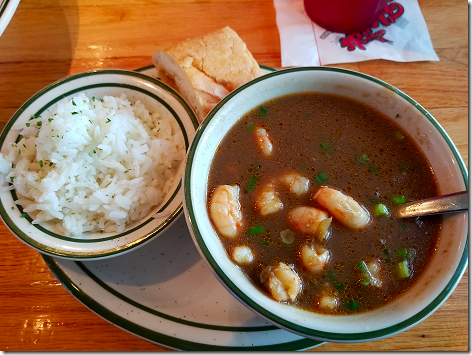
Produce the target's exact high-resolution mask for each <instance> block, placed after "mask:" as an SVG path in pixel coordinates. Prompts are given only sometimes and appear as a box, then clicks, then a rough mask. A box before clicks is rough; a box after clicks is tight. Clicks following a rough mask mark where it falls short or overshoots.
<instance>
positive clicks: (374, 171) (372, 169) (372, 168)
mask: <svg viewBox="0 0 472 355" xmlns="http://www.w3.org/2000/svg"><path fill="white" fill-rule="evenodd" d="M369 171H370V172H371V173H372V174H377V173H378V172H379V168H378V167H376V166H375V165H371V166H369Z"/></svg>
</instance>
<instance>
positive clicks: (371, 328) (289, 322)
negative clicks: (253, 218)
mask: <svg viewBox="0 0 472 355" xmlns="http://www.w3.org/2000/svg"><path fill="white" fill-rule="evenodd" d="M296 92H324V93H333V94H338V95H341V96H346V97H349V98H352V99H355V100H357V101H360V102H364V103H365V104H368V105H370V106H372V107H374V108H376V109H377V110H379V111H380V112H383V113H384V114H386V115H387V116H389V117H392V118H393V117H396V116H397V114H399V115H398V116H397V118H396V122H397V123H398V124H399V125H401V126H402V127H403V128H404V129H405V130H406V131H407V132H409V134H410V135H411V136H412V138H413V139H414V140H415V141H416V142H417V143H418V145H419V146H420V148H421V149H422V150H423V152H424V153H425V155H426V156H427V158H428V160H429V161H430V163H431V164H432V167H433V169H434V172H435V174H436V177H437V180H438V183H439V188H440V193H441V194H448V193H453V192H458V191H463V190H466V189H467V183H468V173H467V169H466V168H465V165H464V162H463V161H462V159H461V157H460V155H459V152H458V151H457V149H456V147H455V146H454V144H453V142H452V141H451V139H450V138H449V137H448V135H447V133H446V132H445V131H444V129H443V128H442V127H441V126H440V125H439V123H438V122H437V121H436V120H435V119H434V118H433V117H432V116H431V115H430V114H429V113H428V112H427V111H426V110H425V109H424V108H422V107H421V106H420V105H419V104H418V103H416V102H415V101H414V100H413V99H411V98H410V97H408V96H407V95H406V94H404V93H403V92H401V91H399V90H398V89H396V88H394V87H392V86H391V85H389V84H387V83H385V82H383V81H381V80H378V79H376V78H373V77H371V76H368V75H365V74H361V73H358V72H354V71H349V70H344V69H336V68H327V67H313V68H311V67H310V68H293V69H287V70H281V71H278V72H273V73H270V74H267V75H265V76H263V77H260V78H257V79H255V80H253V81H251V82H250V83H248V84H246V85H244V86H242V87H240V88H239V89H237V90H235V91H234V92H232V93H231V94H229V95H228V96H227V97H226V98H225V99H223V100H222V101H221V102H220V103H219V104H218V105H217V106H216V107H215V108H214V109H213V110H212V111H211V112H210V113H209V115H208V116H207V118H206V119H205V121H204V122H203V124H202V125H201V126H200V127H199V129H198V130H197V133H196V136H195V139H194V140H193V143H192V145H191V147H190V150H189V154H188V157H187V163H186V166H185V171H184V176H183V179H184V180H183V181H184V213H185V217H186V220H187V224H188V227H189V229H190V232H191V235H192V238H193V239H194V242H195V245H196V246H197V248H198V250H199V251H200V254H201V255H202V257H203V259H204V260H206V262H207V263H208V265H209V267H210V269H211V270H213V272H214V274H215V275H216V276H217V278H218V279H219V280H220V282H221V283H222V285H223V286H224V287H226V288H227V289H228V290H229V291H230V292H231V293H232V294H233V295H234V296H235V297H236V298H238V299H239V300H240V301H241V302H242V303H243V304H245V305H246V306H247V307H249V308H250V309H252V310H253V311H254V312H256V313H257V314H259V315H260V316H262V317H264V318H266V319H267V320H268V321H270V322H272V323H273V324H275V325H277V326H279V327H281V328H284V329H286V330H289V331H292V332H294V333H296V334H298V335H301V336H304V337H307V338H311V339H316V340H320V341H329V342H363V341H371V340H376V339H381V338H385V337H388V336H391V335H394V334H397V333H400V332H402V331H404V330H406V329H408V328H410V327H412V326H414V325H415V324H417V323H419V322H421V321H422V320H424V319H425V318H426V317H428V316H429V315H430V314H432V313H433V312H434V311H435V310H436V309H437V308H438V307H440V306H441V304H442V303H443V302H444V301H445V300H446V299H447V298H448V296H449V295H450V294H451V293H452V292H453V290H454V288H455V287H456V285H457V284H458V283H459V281H460V280H461V277H462V275H463V273H464V271H465V269H466V267H467V264H468V218H467V215H468V214H467V212H465V213H458V214H454V215H449V216H447V217H444V221H443V224H442V229H441V235H440V241H439V244H438V247H437V250H436V252H435V253H434V255H433V259H432V260H431V262H430V263H429V266H428V267H427V269H426V270H425V271H424V272H423V273H422V275H421V277H420V278H419V279H418V281H417V282H416V283H415V284H414V285H413V287H411V288H410V289H409V290H407V291H406V292H405V293H404V294H403V295H402V296H400V297H399V298H398V299H396V300H395V301H393V302H391V303H389V304H387V305H386V306H383V307H381V308H378V309H376V310H374V311H371V312H366V313H361V314H355V315H346V316H327V315H322V314H315V313H311V312H308V311H304V310H301V309H298V308H295V307H291V306H289V305H287V304H282V303H279V302H277V301H275V300H273V299H272V298H270V297H268V296H267V295H266V294H265V293H263V292H261V291H260V290H259V289H258V288H257V287H256V286H255V285H254V284H253V283H252V282H251V281H250V280H249V279H248V278H247V277H246V276H245V275H244V274H243V272H242V271H241V270H240V269H239V268H238V267H237V266H236V265H235V264H234V263H233V262H232V261H231V259H230V258H229V257H228V255H227V253H226V251H225V249H224V247H223V245H222V243H221V242H220V240H219V237H218V236H217V234H216V232H215V231H214V229H213V226H212V223H211V221H210V218H209V215H208V210H207V196H208V190H207V183H208V175H209V170H210V166H211V163H212V160H213V156H214V154H215V152H216V150H217V148H218V146H219V145H220V142H221V141H222V139H223V138H224V136H225V134H226V133H227V132H228V130H229V129H230V128H231V127H232V126H233V125H234V124H235V122H236V121H237V120H238V119H239V118H240V117H242V116H243V115H244V114H245V113H247V112H248V111H250V110H251V109H253V108H255V107H258V106H260V105H261V104H263V103H264V102H266V101H268V100H271V99H273V98H276V97H279V96H283V95H286V94H291V93H296Z"/></svg>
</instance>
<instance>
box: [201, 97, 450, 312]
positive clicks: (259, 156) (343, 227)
mask: <svg viewBox="0 0 472 355" xmlns="http://www.w3.org/2000/svg"><path fill="white" fill-rule="evenodd" d="M400 114H401V115H404V114H405V113H400ZM402 119H406V120H408V118H407V117H402ZM397 121H398V120H396V119H394V118H393V117H386V116H385V115H384V114H383V113H381V112H379V111H377V110H376V109H373V108H372V107H369V106H366V105H364V104H362V103H359V102H356V101H354V100H351V99H349V98H345V97H341V96H337V95H334V94H322V93H297V94H293V95H287V96H282V97H279V98H276V99H274V100H271V101H267V102H265V103H262V104H261V105H259V106H258V107H254V109H252V110H251V111H249V112H247V113H246V114H244V115H242V117H241V118H240V119H239V120H238V121H237V122H235V124H234V125H233V127H231V128H230V129H229V130H228V132H227V133H226V135H225V136H224V137H223V138H222V139H221V141H220V142H219V144H218V149H217V150H216V151H215V153H214V155H213V160H212V162H211V166H210V171H209V173H208V181H207V202H208V206H207V212H208V215H209V216H210V218H211V222H212V225H213V227H214V230H215V232H216V234H217V235H218V237H219V241H220V242H221V245H222V246H223V248H224V251H225V252H226V255H225V256H223V257H227V259H228V260H229V261H230V262H232V263H233V264H234V265H236V268H237V269H238V270H241V275H239V274H238V277H239V276H242V277H247V278H248V279H249V280H250V282H251V283H252V284H253V285H255V286H256V287H257V288H258V289H259V290H260V291H261V292H262V293H263V294H265V295H266V296H267V297H268V298H271V299H272V300H275V301H278V302H283V303H286V304H288V305H290V306H293V307H297V308H298V309H303V310H307V311H310V312H315V313H322V314H327V315H349V314H355V313H362V312H369V311H372V310H374V309H378V308H380V307H382V306H384V305H385V304H387V303H389V302H393V301H394V300H395V299H396V298H398V297H401V295H403V294H404V293H405V292H406V291H407V290H408V289H409V288H410V287H412V285H414V283H415V282H417V280H418V278H419V277H420V276H421V274H422V273H423V272H424V270H425V269H426V268H427V267H428V263H429V261H430V260H431V255H433V254H434V253H435V250H436V248H437V243H438V241H439V238H440V231H441V223H442V217H440V216H428V217H420V218H419V220H415V219H401V220H400V219H395V218H393V217H392V215H390V214H388V213H387V214H385V213H384V214H382V213H383V212H382V211H385V210H387V211H394V209H395V207H396V205H398V204H399V203H404V202H405V201H413V200H420V199H424V198H428V197H432V196H437V195H438V194H439V189H438V185H437V182H436V177H435V175H434V172H433V170H432V168H431V164H430V163H429V162H428V160H427V158H426V156H425V155H424V153H423V152H422V151H421V150H420V149H419V148H418V146H417V145H416V143H415V141H414V140H413V139H412V138H411V137H410V136H408V134H406V132H405V131H404V130H403V128H402V127H400V126H399V125H398V123H397ZM202 179H203V177H202ZM402 201H403V202H402ZM382 205H383V206H382ZM383 207H385V208H383ZM227 276H228V277H229V278H232V275H227Z"/></svg>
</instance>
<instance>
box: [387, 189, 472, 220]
mask: <svg viewBox="0 0 472 355" xmlns="http://www.w3.org/2000/svg"><path fill="white" fill-rule="evenodd" d="M468 209H469V191H462V192H456V193H453V194H450V195H443V196H437V197H431V198H427V199H425V200H420V201H414V202H409V203H405V204H404V205H402V206H401V207H399V208H398V210H397V211H396V213H395V217H396V218H407V217H418V216H424V215H429V214H438V213H449V212H458V211H466V210H468Z"/></svg>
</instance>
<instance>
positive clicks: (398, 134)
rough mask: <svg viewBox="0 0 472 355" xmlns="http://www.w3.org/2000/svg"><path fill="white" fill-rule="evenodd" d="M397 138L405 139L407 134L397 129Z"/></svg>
mask: <svg viewBox="0 0 472 355" xmlns="http://www.w3.org/2000/svg"><path fill="white" fill-rule="evenodd" d="M395 139H397V140H399V141H401V140H403V139H405V135H404V134H403V133H402V132H400V131H396V132H395Z"/></svg>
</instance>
